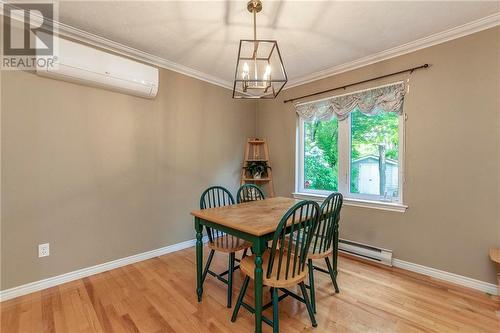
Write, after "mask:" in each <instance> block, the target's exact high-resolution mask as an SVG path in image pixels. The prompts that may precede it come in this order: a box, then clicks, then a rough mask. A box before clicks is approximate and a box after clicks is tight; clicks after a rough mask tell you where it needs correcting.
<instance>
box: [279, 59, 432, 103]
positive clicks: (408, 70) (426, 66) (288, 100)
mask: <svg viewBox="0 0 500 333" xmlns="http://www.w3.org/2000/svg"><path fill="white" fill-rule="evenodd" d="M428 67H429V64H423V65H421V66H417V67H413V68H408V69H405V70H402V71H399V72H394V73H390V74H385V75H382V76H377V77H374V78H371V79H367V80H363V81H358V82H354V83H350V84H347V85H345V86H340V87H335V88H331V89H327V90H323V91H319V92H315V93H312V94H308V95H303V96H300V97H295V98H290V99H287V100H284V101H283V103H289V102H294V101H296V100H299V99H302V98H306V97H311V96H316V95H321V94H324V93H327V92H330V91H334V90H339V89H346V88H348V87H352V86H355V85H357V84H361V83H366V82H370V81H374V80H378V79H383V78H385V77H389V76H393V75H398V74H402V73H406V72H410V73H413V72H414V71H416V70H418V69H424V68H428Z"/></svg>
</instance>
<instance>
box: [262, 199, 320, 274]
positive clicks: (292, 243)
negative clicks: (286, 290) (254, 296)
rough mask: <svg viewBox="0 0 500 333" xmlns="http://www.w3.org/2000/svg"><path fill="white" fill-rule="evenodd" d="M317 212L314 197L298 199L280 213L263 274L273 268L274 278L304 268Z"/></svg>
mask: <svg viewBox="0 0 500 333" xmlns="http://www.w3.org/2000/svg"><path fill="white" fill-rule="evenodd" d="M319 215H320V207H319V205H318V204H317V203H316V202H314V201H301V202H299V203H297V204H295V205H294V206H293V207H292V208H290V209H289V210H288V211H287V212H286V213H285V215H283V217H282V218H281V220H280V222H279V223H278V227H277V228H276V231H275V233H274V237H273V242H272V245H271V252H270V257H269V263H268V267H267V278H270V277H271V275H273V272H275V273H276V275H275V276H276V279H277V280H280V279H285V280H287V279H289V278H294V277H295V276H296V275H298V274H300V273H302V272H303V271H304V269H305V267H306V262H307V254H308V249H309V246H310V244H311V240H312V237H313V234H314V230H315V228H316V223H317V220H318V218H319ZM290 268H291V269H290Z"/></svg>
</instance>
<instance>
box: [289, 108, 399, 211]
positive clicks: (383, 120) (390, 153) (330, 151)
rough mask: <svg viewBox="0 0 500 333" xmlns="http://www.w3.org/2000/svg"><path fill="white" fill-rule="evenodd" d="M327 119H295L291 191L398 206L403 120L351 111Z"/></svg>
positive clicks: (394, 114)
mask: <svg viewBox="0 0 500 333" xmlns="http://www.w3.org/2000/svg"><path fill="white" fill-rule="evenodd" d="M400 107H402V106H400ZM326 118H327V119H326V120H318V119H311V120H308V119H304V118H303V117H301V118H299V127H298V140H297V143H298V145H297V147H298V149H297V184H296V192H298V193H299V194H306V195H307V194H312V195H320V196H324V195H328V194H329V193H331V192H333V191H340V192H341V193H342V194H343V195H344V198H345V199H346V200H347V201H349V200H352V201H363V202H376V203H378V204H380V203H387V204H389V205H401V206H402V185H403V184H402V179H403V156H402V153H403V149H402V148H403V138H404V136H403V134H404V116H403V115H402V114H401V113H400V112H382V111H380V110H376V109H375V111H374V112H365V113H363V112H361V111H360V109H359V107H355V108H354V109H353V110H352V111H351V112H349V113H348V114H346V115H345V117H344V119H342V120H339V118H338V117H337V116H333V117H326ZM328 118H330V119H328Z"/></svg>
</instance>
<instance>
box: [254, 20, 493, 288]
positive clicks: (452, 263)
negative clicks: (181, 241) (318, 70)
mask: <svg viewBox="0 0 500 333" xmlns="http://www.w3.org/2000/svg"><path fill="white" fill-rule="evenodd" d="M426 62H427V63H430V64H432V67H431V68H430V69H428V70H422V71H418V72H415V73H414V74H413V75H412V76H411V81H410V84H411V87H410V93H409V95H408V96H407V98H406V101H405V111H406V112H407V113H408V121H407V124H406V132H407V135H406V138H407V147H406V170H405V171H406V184H405V187H404V197H405V203H406V204H407V205H409V207H410V208H409V209H408V211H407V212H406V213H404V214H402V213H395V212H384V211H378V210H373V209H366V208H355V207H345V208H344V209H343V212H342V213H343V218H342V223H341V237H343V238H346V239H351V240H355V241H358V242H362V243H367V244H371V245H375V246H380V247H384V248H388V249H392V250H394V256H395V257H396V258H399V259H402V260H406V261H410V262H413V263H417V264H421V265H425V266H430V267H434V268H437V269H441V270H445V271H449V272H452V273H456V274H460V275H464V276H468V277H471V278H475V279H479V280H483V281H487V282H491V283H495V282H496V281H495V269H494V266H493V265H492V264H491V263H490V261H489V259H488V248H489V247H492V246H497V247H498V246H500V27H497V28H494V29H490V30H487V31H483V32H480V33H476V34H473V35H470V36H467V37H464V38H460V39H457V40H454V41H451V42H447V43H444V44H441V45H437V46H433V47H430V48H427V49H423V50H420V51H417V52H414V53H411V54H408V55H404V56H400V57H397V58H394V59H391V60H388V61H383V62H380V63H377V64H374V65H370V66H367V67H363V68H361V69H357V70H354V71H350V72H347V73H343V74H340V75H336V76H334V77H330V78H327V79H324V80H320V81H316V82H313V83H310V84H306V85H303V86H299V87H296V88H292V89H289V90H286V91H285V92H283V93H282V94H281V95H280V99H279V100H276V101H270V102H268V101H262V102H259V104H258V112H257V134H258V136H262V137H266V138H267V139H268V140H269V144H270V149H271V157H272V166H273V176H274V178H275V186H276V190H277V194H278V195H285V196H290V194H291V193H292V192H293V190H294V158H295V129H296V116H295V113H294V111H293V107H292V105H291V104H283V102H282V100H284V99H286V98H290V97H295V96H300V95H303V94H306V93H311V92H315V91H321V90H324V89H328V88H330V87H334V86H338V85H343V84H347V83H351V82H356V81H360V80H364V79H366V78H369V77H374V76H378V75H382V74H386V73H389V72H393V71H397V70H401V69H404V68H407V67H412V66H416V65H420V64H423V63H426ZM402 78H406V76H401V77H399V78H393V79H389V80H385V81H381V82H378V83H377V82H375V83H373V82H372V83H370V84H368V85H364V86H358V87H355V88H353V89H360V88H364V87H369V86H374V85H378V84H380V83H384V82H391V80H396V79H402Z"/></svg>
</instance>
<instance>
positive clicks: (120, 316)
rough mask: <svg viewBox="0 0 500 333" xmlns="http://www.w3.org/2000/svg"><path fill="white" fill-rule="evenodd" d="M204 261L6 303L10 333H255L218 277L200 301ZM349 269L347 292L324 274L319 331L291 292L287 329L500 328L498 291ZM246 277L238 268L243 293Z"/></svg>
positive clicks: (137, 269) (185, 259) (347, 265)
mask: <svg viewBox="0 0 500 333" xmlns="http://www.w3.org/2000/svg"><path fill="white" fill-rule="evenodd" d="M205 258H206V256H205ZM194 261H195V252H194V248H190V249H187V250H183V251H179V252H176V253H171V254H168V255H165V256H162V257H158V258H154V259H150V260H147V261H143V262H139V263H136V264H133V265H129V266H125V267H122V268H118V269H114V270H112V271H109V272H105V273H101V274H98V275H94V276H91V277H88V278H84V279H81V280H77V281H73V282H70V283H67V284H64V285H60V286H57V287H54V288H50V289H47V290H43V291H40V292H36V293H33V294H30V295H26V296H23V297H19V298H17V299H13V300H10V301H6V302H3V303H1V314H2V317H1V331H2V333H14V332H22V333H26V332H71V333H72V332H190V333H191V332H238V333H246V332H253V326H254V325H253V316H252V315H250V313H249V312H248V311H246V310H245V309H242V310H241V311H240V315H239V316H238V319H237V321H236V323H231V322H230V316H231V311H232V309H227V308H226V288H225V287H224V286H223V285H222V284H221V283H220V282H218V281H217V280H215V279H214V278H213V277H211V276H209V277H207V281H206V282H205V287H204V297H203V301H202V302H201V303H198V302H197V301H196V293H195V271H194V269H195V263H194ZM213 268H214V269H215V270H216V271H223V270H225V269H226V268H227V256H226V255H221V254H217V255H216V257H215V259H214V266H213ZM339 268H340V269H339V270H340V272H339V278H338V281H339V286H340V290H341V292H340V294H337V295H335V294H334V292H333V288H332V285H331V282H330V280H329V277H328V276H327V275H325V274H322V273H320V272H316V274H315V276H316V280H315V281H316V297H317V309H318V313H317V315H316V318H317V321H318V327H317V328H313V327H311V324H310V321H309V318H308V316H307V311H306V309H305V306H304V305H303V304H302V303H299V302H297V301H295V300H294V299H292V298H287V299H285V300H283V301H282V302H280V329H281V332H287V333H288V332H291V333H293V332H303V331H310V332H318V333H319V332H405V333H406V332H500V317H498V316H496V315H495V311H498V310H499V303H498V301H497V300H495V299H494V297H490V296H488V295H484V294H481V293H479V292H476V291H472V290H469V289H466V288H461V287H457V286H454V285H450V284H446V283H443V282H436V281H433V280H431V279H430V278H426V277H423V276H420V275H418V274H413V273H409V272H406V271H403V270H400V269H394V268H385V267H378V266H376V265H372V264H367V263H364V262H360V261H357V260H353V259H352V258H347V257H341V258H340V263H339ZM241 282H242V276H241V273H240V272H239V271H237V273H236V277H235V283H234V285H235V289H236V291H235V296H234V297H235V299H236V297H237V293H238V291H239V287H240V286H241ZM265 291H267V288H266V289H265ZM247 295H248V296H251V295H253V293H252V292H248V293H247ZM268 299H269V293H267V292H265V301H267V300H268ZM247 301H249V302H250V303H252V300H251V299H247ZM270 311H272V310H271V309H268V310H266V312H265V313H266V315H267V316H270ZM263 326H264V327H263V328H264V331H265V332H271V331H272V330H271V328H270V327H268V326H267V325H263Z"/></svg>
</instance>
